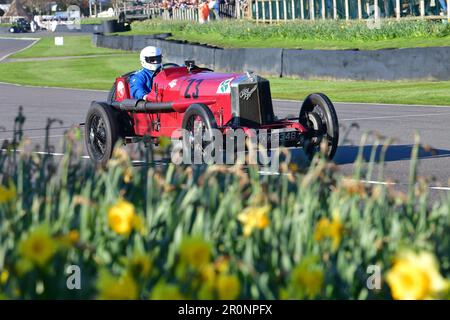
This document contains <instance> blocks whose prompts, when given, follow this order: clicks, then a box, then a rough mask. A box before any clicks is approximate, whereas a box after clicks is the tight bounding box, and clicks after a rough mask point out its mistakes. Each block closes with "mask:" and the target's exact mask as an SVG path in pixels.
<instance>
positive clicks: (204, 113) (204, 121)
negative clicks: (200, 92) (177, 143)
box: [181, 104, 218, 162]
mask: <svg viewBox="0 0 450 320" xmlns="http://www.w3.org/2000/svg"><path fill="white" fill-rule="evenodd" d="M195 121H201V125H202V128H201V129H202V134H204V135H206V136H207V137H211V135H212V130H213V129H217V128H218V127H217V122H216V119H215V118H214V115H213V113H212V111H211V110H210V109H209V108H208V107H207V106H206V105H204V104H192V105H191V106H189V108H188V109H187V110H186V112H185V113H184V116H183V122H182V126H181V127H182V128H183V129H184V130H187V131H189V132H190V134H191V135H192V136H191V138H192V139H194V136H195V130H196V129H195ZM209 140H210V139H209ZM191 142H192V143H185V141H183V153H186V152H190V154H191V159H190V160H191V162H192V161H193V160H194V151H195V150H196V149H197V150H199V149H202V150H204V148H205V147H206V146H207V145H208V144H209V143H207V142H203V143H202V144H201V145H199V144H196V143H195V139H194V140H193V141H191Z"/></svg>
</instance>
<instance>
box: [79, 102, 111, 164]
mask: <svg viewBox="0 0 450 320" xmlns="http://www.w3.org/2000/svg"><path fill="white" fill-rule="evenodd" d="M117 114H118V112H117V111H116V110H114V109H112V107H110V106H109V105H108V104H106V103H100V102H93V103H92V105H91V107H90V109H89V111H88V113H87V115H86V122H85V126H84V136H85V142H86V149H87V152H88V154H89V157H90V158H91V160H92V161H93V162H94V163H96V164H97V165H101V166H105V165H106V163H107V162H108V160H109V159H110V158H111V156H112V153H113V150H114V147H115V145H116V143H117V141H118V140H119V137H120V130H119V125H118V121H117Z"/></svg>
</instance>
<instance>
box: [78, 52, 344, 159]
mask: <svg viewBox="0 0 450 320" xmlns="http://www.w3.org/2000/svg"><path fill="white" fill-rule="evenodd" d="M131 75H132V73H129V74H126V75H124V76H121V77H119V78H117V79H116V81H115V83H114V85H113V87H112V89H111V91H110V93H109V96H108V99H107V101H106V102H96V101H94V102H92V104H91V108H90V109H89V111H88V114H87V117H86V121H85V139H86V147H87V150H88V153H89V156H90V157H91V159H92V160H93V161H95V162H96V163H98V164H105V163H106V162H107V161H108V159H109V158H110V157H111V155H112V152H113V148H114V146H115V144H116V142H117V141H119V139H121V140H122V141H123V142H124V143H131V142H136V141H139V140H140V139H142V138H143V137H150V138H151V139H152V140H154V141H155V142H156V143H157V142H158V140H159V138H160V137H162V136H165V137H173V133H174V132H175V131H176V130H178V129H185V130H187V131H189V132H190V131H192V132H193V130H194V127H195V128H198V125H199V123H200V125H201V126H202V128H203V130H210V129H218V130H220V131H221V132H222V133H223V134H225V133H226V132H227V131H228V130H230V129H234V130H236V129H242V130H244V131H250V130H249V129H255V130H260V129H266V130H267V132H269V134H270V133H271V132H278V137H279V144H280V145H284V146H293V147H303V148H304V149H305V152H306V154H307V155H308V156H309V157H312V155H313V154H314V153H315V152H316V151H317V150H318V149H319V145H320V143H321V142H322V141H324V140H325V141H327V142H328V149H327V156H328V157H329V158H330V159H331V158H333V156H334V154H335V152H336V149H337V145H338V140H339V127H338V120H337V115H336V111H335V109H334V107H333V104H332V103H331V101H330V100H329V99H328V98H327V97H326V96H325V95H324V94H320V93H314V94H311V95H309V96H308V97H306V99H305V100H304V102H303V104H302V106H301V108H300V110H299V113H298V116H297V117H294V118H288V119H277V117H275V114H274V111H273V106H272V98H271V93H270V86H269V81H268V80H266V79H264V78H262V77H260V76H258V75H255V74H253V73H250V72H246V73H243V74H238V73H217V72H213V71H212V70H210V69H206V68H200V67H197V66H196V65H195V64H194V62H193V61H186V63H185V65H184V66H178V65H176V64H173V63H168V64H164V65H163V66H162V67H160V68H159V69H157V70H156V71H155V74H154V77H153V83H152V91H151V93H150V94H148V95H147V101H144V100H134V99H131V97H130V87H129V80H130V76H131Z"/></svg>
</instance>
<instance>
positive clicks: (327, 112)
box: [299, 93, 339, 160]
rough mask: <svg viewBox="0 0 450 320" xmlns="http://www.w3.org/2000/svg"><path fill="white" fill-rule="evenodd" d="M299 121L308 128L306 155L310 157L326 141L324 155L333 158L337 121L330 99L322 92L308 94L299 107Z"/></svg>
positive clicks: (336, 145) (335, 146) (336, 138)
mask: <svg viewBox="0 0 450 320" xmlns="http://www.w3.org/2000/svg"><path fill="white" fill-rule="evenodd" d="M299 121H300V123H301V124H302V125H303V126H304V127H305V128H306V129H308V139H307V141H306V142H305V153H306V155H307V156H308V157H309V158H310V159H312V158H313V157H314V155H315V154H316V153H317V152H318V151H319V150H320V144H321V143H322V141H326V143H327V150H326V153H325V156H326V157H327V158H328V159H329V160H331V159H333V157H334V155H335V153H336V150H337V147H338V143H339V123H338V118H337V114H336V110H335V108H334V106H333V103H332V102H331V101H330V99H329V98H328V97H327V96H326V95H324V94H323V93H313V94H310V95H309V96H308V97H306V99H305V101H304V102H303V105H302V108H301V109H300V115H299Z"/></svg>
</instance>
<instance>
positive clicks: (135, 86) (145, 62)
mask: <svg viewBox="0 0 450 320" xmlns="http://www.w3.org/2000/svg"><path fill="white" fill-rule="evenodd" d="M161 60H162V56H161V49H160V48H158V47H153V46H149V47H145V48H144V49H142V51H141V54H140V61H141V65H142V69H141V70H139V71H137V72H136V73H134V74H133V75H132V76H131V78H130V91H131V96H132V97H133V99H139V100H140V99H142V100H147V95H148V94H149V93H150V91H151V90H152V80H153V75H154V73H155V70H156V69H158V68H159V67H160V66H161Z"/></svg>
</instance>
